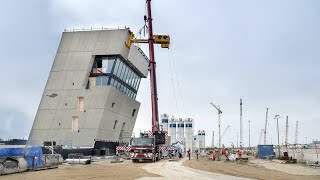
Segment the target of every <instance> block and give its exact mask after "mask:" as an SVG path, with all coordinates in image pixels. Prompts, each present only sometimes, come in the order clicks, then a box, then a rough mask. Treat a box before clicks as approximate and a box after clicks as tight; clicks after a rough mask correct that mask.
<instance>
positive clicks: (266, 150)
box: [258, 145, 274, 159]
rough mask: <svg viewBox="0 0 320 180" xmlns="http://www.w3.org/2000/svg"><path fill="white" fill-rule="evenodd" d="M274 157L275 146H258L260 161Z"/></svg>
mask: <svg viewBox="0 0 320 180" xmlns="http://www.w3.org/2000/svg"><path fill="white" fill-rule="evenodd" d="M272 155H274V152H273V145H258V157H259V158H260V159H265V158H267V157H268V156H272Z"/></svg>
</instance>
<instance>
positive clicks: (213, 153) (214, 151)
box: [212, 150, 217, 161]
mask: <svg viewBox="0 0 320 180" xmlns="http://www.w3.org/2000/svg"><path fill="white" fill-rule="evenodd" d="M216 156H217V152H216V150H213V152H212V161H214V160H216Z"/></svg>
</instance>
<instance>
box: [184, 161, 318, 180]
mask: <svg viewBox="0 0 320 180" xmlns="http://www.w3.org/2000/svg"><path fill="white" fill-rule="evenodd" d="M184 165H185V166H188V167H191V168H195V169H199V170H203V171H209V172H214V173H221V174H227V175H231V176H238V177H245V178H252V179H275V180H283V179H288V180H289V179H290V180H298V179H303V180H309V179H310V180H319V179H320V169H319V170H318V172H319V175H316V176H315V175H312V176H311V175H303V176H302V175H293V174H289V173H285V172H281V171H276V170H270V169H267V168H265V167H262V166H258V165H256V164H252V163H247V164H237V163H232V162H230V163H229V162H222V161H211V160H209V158H200V159H199V160H194V159H192V160H190V161H186V162H184ZM284 166H287V168H288V169H290V165H289V164H284ZM302 168H304V167H302ZM315 171H317V170H315Z"/></svg>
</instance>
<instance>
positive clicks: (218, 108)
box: [210, 102, 222, 148]
mask: <svg viewBox="0 0 320 180" xmlns="http://www.w3.org/2000/svg"><path fill="white" fill-rule="evenodd" d="M210 104H211V105H212V106H213V107H214V108H216V109H217V110H218V119H219V148H221V126H220V114H222V111H221V110H220V106H219V105H218V107H217V106H216V105H214V104H213V103H212V102H210Z"/></svg>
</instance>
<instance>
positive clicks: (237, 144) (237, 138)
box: [237, 132, 239, 148]
mask: <svg viewBox="0 0 320 180" xmlns="http://www.w3.org/2000/svg"><path fill="white" fill-rule="evenodd" d="M238 147H239V144H238V132H237V148H238Z"/></svg>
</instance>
